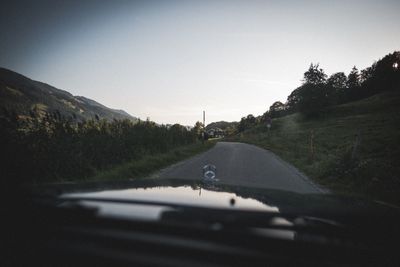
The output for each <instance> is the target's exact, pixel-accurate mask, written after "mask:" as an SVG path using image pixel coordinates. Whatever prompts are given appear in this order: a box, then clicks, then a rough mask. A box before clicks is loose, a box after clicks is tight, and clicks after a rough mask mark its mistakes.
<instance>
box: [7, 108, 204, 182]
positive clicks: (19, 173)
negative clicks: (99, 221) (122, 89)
mask: <svg viewBox="0 0 400 267" xmlns="http://www.w3.org/2000/svg"><path fill="white" fill-rule="evenodd" d="M0 137H1V138H0V146H1V152H0V154H1V155H0V156H1V158H2V166H3V167H2V170H1V172H2V179H3V182H4V181H5V180H6V181H14V182H17V183H20V182H32V181H34V182H43V181H62V180H69V179H75V180H76V179H84V178H87V177H90V176H92V175H94V174H95V172H96V171H99V170H104V169H106V168H109V167H111V166H113V165H115V164H119V163H123V162H126V161H131V160H136V159H140V158H141V157H143V156H144V155H148V154H150V155H151V154H156V153H163V152H167V151H168V150H170V149H172V148H175V147H177V146H182V145H187V144H191V143H194V142H196V140H197V138H198V136H197V133H196V132H195V131H190V130H188V129H187V128H186V127H184V126H181V125H179V124H174V125H172V126H166V125H157V124H156V123H154V122H152V121H149V120H146V121H140V120H139V121H138V122H132V121H130V120H128V119H125V120H113V121H111V122H109V121H106V120H104V119H100V118H99V117H98V116H96V117H95V118H94V119H91V120H84V121H77V120H74V119H73V118H65V117H63V116H62V115H61V114H60V112H58V111H56V112H53V113H45V114H44V116H43V115H40V114H36V113H35V112H31V114H30V116H27V117H24V118H21V116H18V115H17V114H16V113H15V112H13V111H9V110H6V109H4V110H3V111H2V112H0Z"/></svg>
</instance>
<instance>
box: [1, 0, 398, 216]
mask: <svg viewBox="0 0 400 267" xmlns="http://www.w3.org/2000/svg"><path fill="white" fill-rule="evenodd" d="M3 2H4V3H2V7H1V9H0V32H1V42H0V146H1V150H0V158H1V176H2V178H1V182H2V188H3V191H7V192H8V193H10V192H12V194H14V195H18V194H23V193H22V192H23V191H20V188H24V189H26V188H30V189H31V188H34V189H32V190H34V191H35V192H36V193H39V194H40V193H47V192H49V191H48V190H53V189H54V188H58V189H60V188H61V191H52V192H57V194H56V195H57V196H58V197H59V200H60V199H70V200H73V201H75V200H76V199H81V202H82V203H86V206H88V207H90V206H93V203H95V202H96V201H99V202H101V201H102V202H104V201H105V200H106V199H109V200H113V201H116V202H115V203H108V204H107V205H108V206H107V205H106V204H105V205H103V206H102V209H103V210H102V212H104V213H105V214H111V215H121V216H123V215H124V214H125V213H124V208H123V207H122V206H121V205H117V204H118V203H120V204H121V203H122V202H124V201H125V202H124V203H125V204H126V203H131V202H129V201H136V203H139V202H140V204H141V205H143V207H141V209H135V210H134V211H133V212H130V214H131V215H132V213H134V214H136V215H138V216H139V217H140V215H141V214H143V213H142V211H143V210H150V209H153V208H155V206H156V205H168V206H169V208H171V207H183V208H187V207H194V208H199V207H210V208H216V209H223V208H227V209H231V208H232V207H234V208H235V209H237V210H242V211H243V210H250V211H254V210H257V211H264V212H267V213H270V212H282V213H290V214H292V213H293V212H296V211H297V212H298V213H302V214H303V213H304V214H306V213H307V211H309V210H310V209H311V204H310V203H311V202H312V203H313V204H312V205H313V206H312V207H314V206H315V207H316V206H318V208H319V209H320V210H323V209H325V211H327V210H329V211H332V212H333V211H335V212H338V211H340V210H348V209H349V207H357V208H356V209H355V210H359V209H360V207H361V206H362V205H359V203H360V202H357V203H358V204H357V205H355V206H353V205H352V204H349V203H350V200H349V199H357V201H361V200H362V201H366V202H368V203H370V202H373V203H375V204H376V203H380V204H382V207H383V206H385V207H388V206H390V207H397V206H398V205H399V204H400V194H399V193H400V165H399V164H398V163H399V162H400V146H399V144H400V127H399V125H400V50H399V49H400V47H399V44H400V27H399V25H398V11H399V10H400V2H396V1H379V2H373V1H362V2H361V1H337V2H336V1H335V2H334V3H333V2H330V1H329V2H328V1H224V0H221V1H175V0H172V1H124V0H121V1H105V0H94V1H75V0H73V1H58V0H57V1H48V0H39V1H22V0H17V1H15V0H14V1H7V0H6V1H3ZM141 183H145V184H141ZM148 183H150V184H148ZM116 184H117V185H116ZM51 188H52V189H51ZM58 189H57V190H58ZM99 191H100V192H99ZM89 198H93V199H92V200H90V199H89ZM342 198H344V199H346V201H344V200H340V201H339V200H337V199H342ZM94 199H97V200H94ZM334 199H335V201H334ZM138 201H139V202H138ZM145 202H148V203H147V204H146V203H145ZM82 203H81V204H82ZM96 203H97V202H96ZM149 203H150V204H151V205H148V204H149ZM122 204H123V203H122ZM96 205H97V204H96ZM113 205H114V206H113ZM115 206H118V207H119V208H115ZM150 206H151V207H150ZM362 207H366V206H362ZM377 209H378V210H379V208H377ZM382 209H383V208H382ZM365 211H366V212H367V213H368V212H370V211H369V210H368V209H365ZM371 212H372V211H371Z"/></svg>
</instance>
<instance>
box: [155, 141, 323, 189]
mask: <svg viewBox="0 0 400 267" xmlns="http://www.w3.org/2000/svg"><path fill="white" fill-rule="evenodd" d="M206 164H213V165H215V166H216V168H217V177H216V178H217V179H219V182H221V183H224V184H232V185H242V186H250V187H257V188H270V189H271V188H272V189H281V190H287V191H294V192H299V193H324V192H325V190H324V189H322V188H321V187H319V186H318V185H316V184H314V183H312V182H311V181H310V180H309V178H307V177H306V176H305V175H304V174H302V173H300V172H299V171H298V170H297V169H296V168H295V167H293V166H292V165H290V164H289V163H287V162H285V161H283V160H282V159H280V158H279V157H277V156H276V155H275V154H274V153H272V152H270V151H268V150H265V149H262V148H259V147H256V146H253V145H248V144H243V143H234V142H219V143H217V144H216V145H215V146H214V147H213V148H212V149H210V150H208V151H206V152H204V153H202V154H199V155H197V156H195V157H193V158H190V159H188V160H185V161H182V162H180V163H177V164H174V165H172V166H170V167H168V168H166V169H164V170H162V171H161V172H159V173H158V174H156V175H155V177H156V178H180V179H196V180H198V179H202V177H203V171H202V168H203V166H204V165H206Z"/></svg>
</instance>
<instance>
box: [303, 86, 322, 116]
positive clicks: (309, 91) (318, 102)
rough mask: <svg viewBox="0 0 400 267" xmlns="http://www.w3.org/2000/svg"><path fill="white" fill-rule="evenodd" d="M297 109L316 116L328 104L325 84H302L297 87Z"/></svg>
mask: <svg viewBox="0 0 400 267" xmlns="http://www.w3.org/2000/svg"><path fill="white" fill-rule="evenodd" d="M296 94H297V101H298V102H297V109H298V111H300V112H301V113H303V114H305V115H306V116H317V115H318V114H319V112H320V111H321V110H322V109H323V108H324V107H326V106H328V105H329V99H328V97H327V94H326V90H325V86H320V85H316V84H304V85H302V86H300V87H299V88H298V89H297V92H296Z"/></svg>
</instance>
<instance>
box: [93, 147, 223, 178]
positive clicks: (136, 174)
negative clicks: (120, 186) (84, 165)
mask: <svg viewBox="0 0 400 267" xmlns="http://www.w3.org/2000/svg"><path fill="white" fill-rule="evenodd" d="M215 144H216V142H215V141H208V142H205V143H204V144H202V143H200V142H197V143H195V144H191V145H187V146H181V147H178V148H176V149H173V150H170V151H169V152H167V153H159V154H155V155H144V156H143V157H142V158H141V159H140V160H134V161H130V162H127V163H124V164H121V165H118V166H116V167H114V168H112V169H109V170H105V171H101V172H98V173H97V174H96V175H94V176H93V177H90V178H89V179H88V180H90V181H108V180H127V179H134V178H143V177H146V176H149V175H150V174H152V173H154V172H157V171H159V170H161V169H162V168H165V167H167V166H169V165H171V164H174V163H177V162H179V161H181V160H184V159H187V158H190V157H192V156H194V155H196V154H199V153H201V152H204V151H206V150H208V149H210V148H212V147H213V146H214V145H215Z"/></svg>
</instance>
